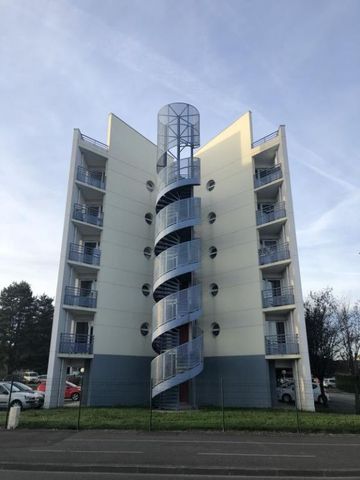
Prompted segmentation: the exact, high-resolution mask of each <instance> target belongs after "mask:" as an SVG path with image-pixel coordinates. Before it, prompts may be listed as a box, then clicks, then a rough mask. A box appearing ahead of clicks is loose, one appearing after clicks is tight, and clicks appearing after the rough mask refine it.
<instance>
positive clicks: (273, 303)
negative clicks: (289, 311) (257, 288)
mask: <svg viewBox="0 0 360 480" xmlns="http://www.w3.org/2000/svg"><path fill="white" fill-rule="evenodd" d="M294 301H295V300H294V289H293V287H275V288H269V289H266V290H263V291H262V303H263V308H269V307H280V306H282V305H292V304H293V303H294Z"/></svg>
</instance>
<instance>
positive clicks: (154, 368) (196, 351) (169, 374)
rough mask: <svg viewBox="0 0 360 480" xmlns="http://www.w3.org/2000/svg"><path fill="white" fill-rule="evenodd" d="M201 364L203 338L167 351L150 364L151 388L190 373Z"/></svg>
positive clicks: (200, 336)
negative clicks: (187, 372)
mask: <svg viewBox="0 0 360 480" xmlns="http://www.w3.org/2000/svg"><path fill="white" fill-rule="evenodd" d="M202 362H203V336H202V335H199V336H198V337H197V338H195V339H194V340H191V341H190V342H187V343H183V344H182V345H179V346H178V347H175V348H172V349H170V350H167V351H166V352H164V353H162V354H160V355H159V356H157V357H155V358H154V359H153V361H152V362H151V379H152V386H153V387H155V386H156V385H158V384H160V383H162V382H164V381H165V380H169V379H170V378H173V377H176V376H177V375H179V374H181V373H184V372H186V371H190V370H191V369H193V368H195V367H196V366H198V365H200V364H202Z"/></svg>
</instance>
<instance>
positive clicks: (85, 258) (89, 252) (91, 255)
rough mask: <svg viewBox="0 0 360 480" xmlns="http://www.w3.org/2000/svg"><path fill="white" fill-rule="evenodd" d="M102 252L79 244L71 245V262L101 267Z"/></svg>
mask: <svg viewBox="0 0 360 480" xmlns="http://www.w3.org/2000/svg"><path fill="white" fill-rule="evenodd" d="M100 256H101V251H100V250H99V249H98V248H91V247H85V246H84V245H80V244H78V243H70V250H69V260H72V261H74V262H80V263H86V264H88V265H96V266H98V265H100Z"/></svg>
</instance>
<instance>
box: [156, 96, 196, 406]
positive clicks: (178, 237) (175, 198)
mask: <svg viewBox="0 0 360 480" xmlns="http://www.w3.org/2000/svg"><path fill="white" fill-rule="evenodd" d="M199 126H200V116H199V112H198V111H197V109H196V108H195V107H193V106H192V105H188V104H185V103H172V104H169V105H166V106H165V107H163V108H162V109H161V110H160V112H159V115H158V163H157V171H158V196H157V200H156V222H155V248H154V252H155V262H154V284H153V296H154V300H155V302H156V304H155V305H154V308H153V318H152V346H153V349H154V350H155V352H156V353H157V356H156V357H155V358H154V360H153V361H152V363H151V380H152V398H153V404H154V406H156V407H158V408H162V409H181V408H189V407H192V406H194V404H195V399H194V397H195V389H194V384H193V381H192V380H193V379H194V377H196V376H197V375H198V374H199V373H200V372H201V370H202V369H203V334H202V331H201V330H200V328H199V327H198V326H197V319H198V318H199V317H200V315H201V288H200V285H199V284H197V283H196V271H197V270H198V269H199V267H200V239H198V238H195V235H194V227H195V225H198V224H199V223H200V221H201V203H200V198H197V197H194V194H193V187H194V186H195V185H199V184H200V160H199V159H198V158H195V157H194V156H193V149H194V147H197V146H199V144H200V136H199Z"/></svg>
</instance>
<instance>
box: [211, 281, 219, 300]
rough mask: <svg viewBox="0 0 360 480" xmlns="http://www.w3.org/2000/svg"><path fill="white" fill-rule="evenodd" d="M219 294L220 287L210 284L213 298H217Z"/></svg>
mask: <svg viewBox="0 0 360 480" xmlns="http://www.w3.org/2000/svg"><path fill="white" fill-rule="evenodd" d="M218 293H219V286H218V285H217V284H216V283H211V284H210V294H211V295H212V296H213V297H216V295H217V294H218Z"/></svg>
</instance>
